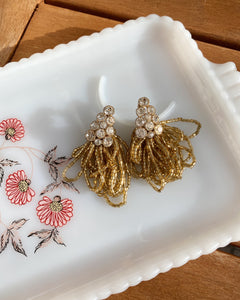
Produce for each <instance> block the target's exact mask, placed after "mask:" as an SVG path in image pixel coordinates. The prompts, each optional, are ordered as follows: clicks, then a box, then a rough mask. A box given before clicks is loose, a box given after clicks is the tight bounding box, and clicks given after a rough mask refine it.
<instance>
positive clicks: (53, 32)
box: [13, 3, 240, 70]
mask: <svg viewBox="0 0 240 300" xmlns="http://www.w3.org/2000/svg"><path fill="white" fill-rule="evenodd" d="M118 23H119V22H117V21H113V20H109V19H105V18H100V17H96V16H93V15H88V14H84V13H79V12H76V11H71V10H68V9H62V8H59V7H54V6H51V5H46V4H44V3H41V4H40V5H39V8H38V10H37V11H36V13H35V14H34V17H33V18H32V20H31V23H30V24H29V26H28V29H27V30H26V32H25V34H24V36H23V38H22V40H21V42H20V44H19V46H18V48H17V50H16V53H15V55H14V57H13V61H17V60H19V59H20V58H23V57H29V56H30V55H31V54H33V53H36V52H42V51H44V50H45V49H49V48H53V47H54V46H56V45H58V44H61V43H67V42H69V41H71V40H75V39H77V38H79V37H80V36H82V35H86V34H87V35H88V34H91V33H92V32H95V31H100V30H101V29H103V28H105V27H112V26H114V25H116V24H118ZM198 46H199V48H200V50H201V51H202V52H203V54H204V56H205V57H207V58H208V59H209V60H211V61H213V62H215V63H224V62H227V61H234V62H235V63H236V65H237V68H238V69H239V70H240V53H239V52H238V51H236V50H231V49H228V48H224V47H221V46H214V45H211V44H208V43H204V42H198Z"/></svg>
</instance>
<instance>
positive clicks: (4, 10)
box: [0, 0, 39, 66]
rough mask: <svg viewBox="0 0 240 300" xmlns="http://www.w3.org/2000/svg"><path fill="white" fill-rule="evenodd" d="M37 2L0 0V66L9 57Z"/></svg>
mask: <svg viewBox="0 0 240 300" xmlns="http://www.w3.org/2000/svg"><path fill="white" fill-rule="evenodd" d="M38 2H39V1H37V0H31V1H29V0H11V1H8V0H0V30H1V34H0V66H3V65H4V64H5V63H6V62H7V61H9V59H10V58H11V56H12V54H13V52H14V49H15V47H16V46H17V44H18V42H19V40H20V38H21V36H22V34H23V32H24V30H25V28H26V26H27V24H28V21H29V19H30V18H31V16H32V14H33V12H34V10H35V8H36V5H37V3H38Z"/></svg>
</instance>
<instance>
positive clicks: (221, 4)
mask: <svg viewBox="0 0 240 300" xmlns="http://www.w3.org/2000/svg"><path fill="white" fill-rule="evenodd" d="M45 1H46V3H49V4H52V5H59V6H62V7H67V8H71V9H75V10H78V11H82V12H86V13H91V14H95V15H99V16H104V17H108V18H112V19H116V20H120V21H125V20H127V19H135V18H137V17H139V16H146V15H148V14H151V13H156V14H159V15H161V16H163V15H167V16H170V17H172V18H173V19H174V20H179V21H181V22H183V24H184V25H185V26H186V28H187V29H188V30H190V31H191V33H192V34H193V37H194V38H195V39H198V40H202V41H206V42H211V43H214V44H217V45H222V46H228V47H231V48H235V49H240V26H239V17H240V1H239V0H228V1H219V0H211V1H206V0H171V1H169V0H161V1H160V0H158V1H156V0H149V1H146V0H131V1H129V0H115V1H111V0H102V1H98V0H92V1H89V0H45Z"/></svg>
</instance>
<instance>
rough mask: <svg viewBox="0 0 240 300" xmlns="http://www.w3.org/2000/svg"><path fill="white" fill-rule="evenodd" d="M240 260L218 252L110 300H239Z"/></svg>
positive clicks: (142, 283) (161, 275)
mask: <svg viewBox="0 0 240 300" xmlns="http://www.w3.org/2000/svg"><path fill="white" fill-rule="evenodd" d="M239 280H240V259H239V258H237V257H233V256H231V255H229V254H226V253H222V252H220V251H216V252H214V253H212V254H210V255H207V256H201V257H200V258H199V259H197V260H194V261H190V262H188V263H187V264H186V265H184V266H182V267H181V268H177V269H172V270H170V271H169V272H167V273H163V274H159V275H158V276H157V277H155V278H154V279H152V280H150V281H145V282H141V283H140V284H139V285H137V286H135V287H131V288H129V289H128V290H127V291H126V292H124V293H122V294H117V295H112V296H110V297H109V298H108V300H160V299H161V300H208V299H209V300H217V299H221V300H239V299H240V289H239Z"/></svg>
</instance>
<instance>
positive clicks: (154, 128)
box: [135, 97, 163, 139]
mask: <svg viewBox="0 0 240 300" xmlns="http://www.w3.org/2000/svg"><path fill="white" fill-rule="evenodd" d="M136 113H137V116H138V117H137V119H136V122H135V124H136V127H137V128H136V129H135V135H136V137H138V138H140V139H144V138H146V137H148V138H153V137H154V135H155V134H156V135H160V134H161V133H162V130H163V128H162V126H161V124H160V120H159V117H158V115H157V114H156V109H155V107H154V106H152V105H149V99H148V98H147V97H142V98H140V99H139V100H138V108H137V110H136Z"/></svg>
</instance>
